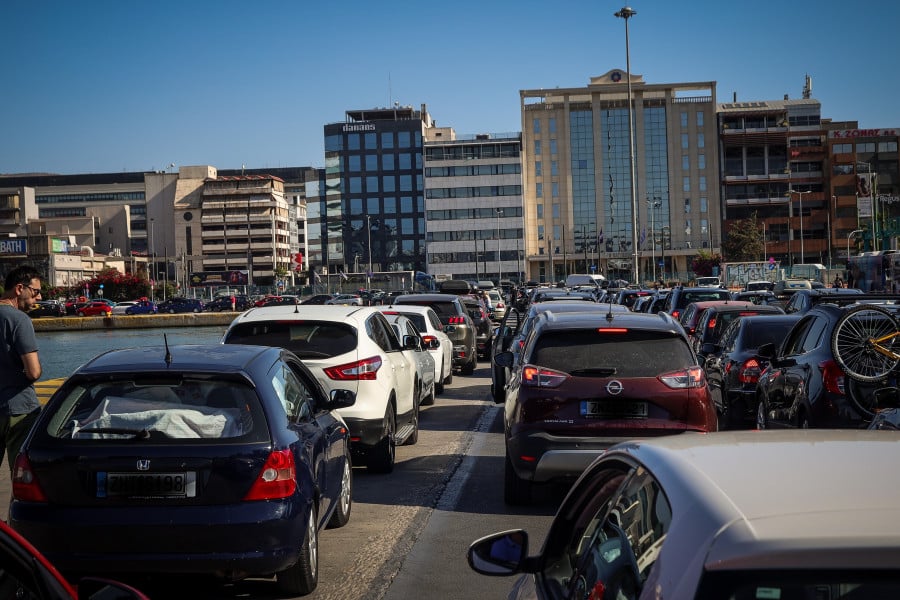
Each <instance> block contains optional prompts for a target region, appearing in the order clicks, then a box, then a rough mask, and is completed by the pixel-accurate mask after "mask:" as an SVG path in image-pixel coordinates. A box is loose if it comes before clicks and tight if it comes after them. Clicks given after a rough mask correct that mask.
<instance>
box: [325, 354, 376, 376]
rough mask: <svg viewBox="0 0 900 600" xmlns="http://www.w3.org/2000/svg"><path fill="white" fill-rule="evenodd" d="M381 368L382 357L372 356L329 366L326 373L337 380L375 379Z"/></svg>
mask: <svg viewBox="0 0 900 600" xmlns="http://www.w3.org/2000/svg"><path fill="white" fill-rule="evenodd" d="M380 368H381V357H380V356H372V357H370V358H364V359H362V360H358V361H356V362H352V363H347V364H345V365H338V366H336V367H328V368H327V369H325V375H327V376H328V378H329V379H334V380H335V381H374V380H375V379H377V378H378V369H380Z"/></svg>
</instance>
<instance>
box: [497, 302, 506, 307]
mask: <svg viewBox="0 0 900 600" xmlns="http://www.w3.org/2000/svg"><path fill="white" fill-rule="evenodd" d="M505 306H506V305H505V304H503V303H502V302H498V303H497V306H496V308H503V307H505Z"/></svg>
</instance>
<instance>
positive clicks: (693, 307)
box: [678, 300, 753, 348]
mask: <svg viewBox="0 0 900 600" xmlns="http://www.w3.org/2000/svg"><path fill="white" fill-rule="evenodd" d="M729 302H731V301H730V300H704V301H701V302H691V303H690V304H688V305H687V306H685V307H684V310H683V311H682V312H681V315H680V316H679V317H678V322H679V323H681V326H682V327H683V328H684V332H685V333H686V334H687V336H688V340H689V341H690V342H691V348H694V347H695V345H694V332H695V331H696V329H697V323H699V322H700V317H701V316H702V315H703V311H705V310H706V309H707V308H709V307H711V306H716V305H721V304H727V303H729ZM738 306H741V307H742V308H743V307H748V306H753V305H752V304H750V303H749V302H742V303H739V304H738Z"/></svg>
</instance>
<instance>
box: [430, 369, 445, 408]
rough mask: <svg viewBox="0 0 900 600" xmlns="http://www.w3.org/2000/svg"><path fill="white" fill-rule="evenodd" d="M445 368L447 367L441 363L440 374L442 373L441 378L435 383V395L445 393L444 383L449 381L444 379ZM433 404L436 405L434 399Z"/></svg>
mask: <svg viewBox="0 0 900 600" xmlns="http://www.w3.org/2000/svg"><path fill="white" fill-rule="evenodd" d="M445 368H446V367H445V366H444V363H441V370H440V371H438V373H440V377H438V378H437V379H435V381H434V393H435V394H443V393H444V382H445V381H446V380H447V379H446V377H444V373H445V371H444V369H445ZM431 403H432V404H434V401H433V399H432V402H431Z"/></svg>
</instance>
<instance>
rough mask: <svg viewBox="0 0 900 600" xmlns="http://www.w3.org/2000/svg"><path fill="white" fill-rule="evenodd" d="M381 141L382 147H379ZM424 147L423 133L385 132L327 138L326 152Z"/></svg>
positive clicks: (342, 134) (345, 134) (339, 135)
mask: <svg viewBox="0 0 900 600" xmlns="http://www.w3.org/2000/svg"><path fill="white" fill-rule="evenodd" d="M379 140H380V142H381V145H380V146H379ZM421 145H422V133H421V132H419V131H416V132H409V131H383V132H381V134H378V133H377V132H374V131H371V132H368V133H352V132H351V133H339V134H333V135H326V136H325V151H326V152H340V151H341V150H361V149H363V148H365V149H366V150H375V149H377V148H386V149H389V148H401V149H404V148H419V147H421Z"/></svg>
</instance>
